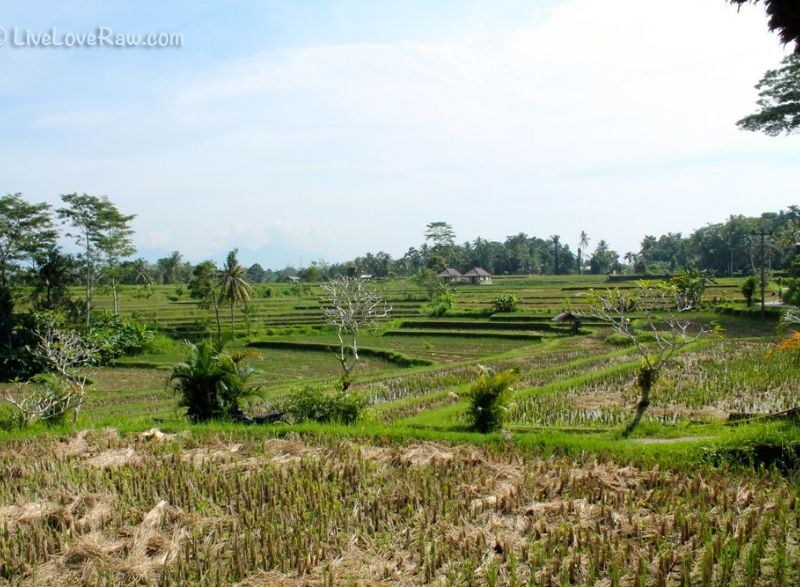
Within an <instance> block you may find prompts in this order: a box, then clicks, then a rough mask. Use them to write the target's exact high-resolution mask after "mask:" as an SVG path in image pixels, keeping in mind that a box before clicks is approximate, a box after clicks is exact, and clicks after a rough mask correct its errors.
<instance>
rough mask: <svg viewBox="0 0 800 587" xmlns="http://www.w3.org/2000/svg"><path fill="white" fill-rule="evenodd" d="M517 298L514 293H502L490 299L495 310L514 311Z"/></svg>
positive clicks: (517, 301)
mask: <svg viewBox="0 0 800 587" xmlns="http://www.w3.org/2000/svg"><path fill="white" fill-rule="evenodd" d="M518 304H519V298H518V297H517V296H516V295H514V294H503V295H501V296H497V297H496V298H495V299H493V300H492V306H493V307H494V311H495V312H515V311H516V309H517V305H518Z"/></svg>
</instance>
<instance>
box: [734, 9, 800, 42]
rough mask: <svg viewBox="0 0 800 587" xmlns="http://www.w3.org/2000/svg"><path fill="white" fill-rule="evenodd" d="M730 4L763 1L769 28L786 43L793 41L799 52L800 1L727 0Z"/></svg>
mask: <svg viewBox="0 0 800 587" xmlns="http://www.w3.org/2000/svg"><path fill="white" fill-rule="evenodd" d="M728 1H729V2H730V3H731V4H737V5H742V4H745V3H746V2H752V3H753V4H757V3H759V2H761V3H763V4H764V6H765V7H766V9H767V16H769V30H771V31H774V32H777V33H778V35H779V36H780V38H781V41H783V42H784V43H786V44H789V43H794V51H795V53H798V54H800V2H798V1H797V0H728Z"/></svg>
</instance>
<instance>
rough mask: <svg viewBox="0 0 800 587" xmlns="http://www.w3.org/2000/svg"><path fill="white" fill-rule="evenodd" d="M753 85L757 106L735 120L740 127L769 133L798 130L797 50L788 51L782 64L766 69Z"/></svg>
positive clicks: (799, 80)
mask: <svg viewBox="0 0 800 587" xmlns="http://www.w3.org/2000/svg"><path fill="white" fill-rule="evenodd" d="M756 89H758V90H759V94H758V96H759V98H758V107H759V110H758V112H756V113H754V114H751V115H749V116H746V117H744V118H742V119H741V120H740V121H739V122H737V123H736V124H738V125H739V127H740V128H742V129H744V130H751V131H760V132H763V133H765V134H768V135H771V136H777V135H779V134H781V133H783V132H785V133H786V134H791V133H794V132H798V130H800V54H794V55H789V56H788V57H786V58H785V59H784V60H783V64H782V67H780V68H779V69H771V70H769V71H767V72H766V73H765V74H764V77H763V78H761V81H760V82H759V83H758V85H757V86H756Z"/></svg>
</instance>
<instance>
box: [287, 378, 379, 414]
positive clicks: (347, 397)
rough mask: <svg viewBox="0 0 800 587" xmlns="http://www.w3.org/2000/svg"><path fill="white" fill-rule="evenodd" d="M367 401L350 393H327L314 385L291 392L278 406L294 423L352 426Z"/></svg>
mask: <svg viewBox="0 0 800 587" xmlns="http://www.w3.org/2000/svg"><path fill="white" fill-rule="evenodd" d="M366 407H367V400H366V398H364V397H363V396H361V395H358V394H356V393H353V392H350V391H337V392H335V393H328V392H326V391H324V390H323V389H322V388H320V387H317V386H314V385H305V386H303V387H301V388H299V389H296V390H294V391H292V392H291V393H290V394H289V395H288V396H287V397H286V398H285V399H284V400H283V402H281V404H280V409H281V411H283V412H286V413H287V414H288V415H289V417H290V418H291V419H292V420H293V421H294V422H303V421H306V420H314V421H316V422H340V423H342V424H352V423H353V422H355V421H356V420H358V419H359V417H360V416H361V413H362V412H363V411H364V408H366Z"/></svg>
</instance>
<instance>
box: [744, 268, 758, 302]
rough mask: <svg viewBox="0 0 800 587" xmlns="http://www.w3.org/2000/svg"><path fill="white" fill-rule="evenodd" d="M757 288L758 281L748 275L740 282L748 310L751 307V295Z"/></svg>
mask: <svg viewBox="0 0 800 587" xmlns="http://www.w3.org/2000/svg"><path fill="white" fill-rule="evenodd" d="M757 288H758V280H757V279H756V278H755V277H754V276H753V275H750V276H749V277H747V278H746V279H745V280H744V281H743V282H742V289H741V291H742V295H743V296H744V299H745V302H747V307H748V308H749V307H750V306H752V305H753V294H755V293H756V289H757Z"/></svg>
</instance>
